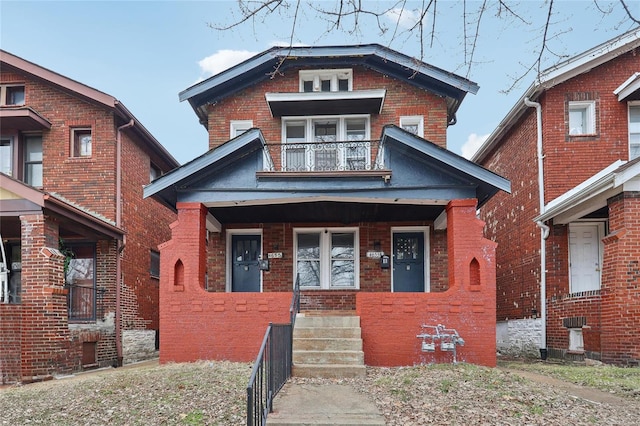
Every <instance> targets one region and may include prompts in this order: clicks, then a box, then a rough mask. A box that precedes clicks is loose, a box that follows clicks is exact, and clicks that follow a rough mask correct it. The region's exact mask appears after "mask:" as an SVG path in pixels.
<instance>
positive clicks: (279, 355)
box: [247, 280, 300, 426]
mask: <svg viewBox="0 0 640 426" xmlns="http://www.w3.org/2000/svg"><path fill="white" fill-rule="evenodd" d="M299 310H300V284H299V282H298V280H296V284H295V286H294V290H293V298H292V300H291V307H290V308H289V315H290V318H291V322H290V323H289V324H271V323H270V324H269V326H268V327H267V331H266V333H265V335H264V339H263V340H262V345H261V346H260V351H259V352H258V357H257V358H256V362H255V364H254V365H253V370H252V371H251V377H250V378H249V384H248V385H247V426H254V425H266V423H267V415H268V414H269V413H270V412H271V411H273V398H275V396H276V395H277V394H278V392H279V391H280V389H282V387H283V386H284V384H285V383H286V382H287V379H289V377H291V368H292V366H293V326H294V324H295V317H296V314H297V313H298V312H299Z"/></svg>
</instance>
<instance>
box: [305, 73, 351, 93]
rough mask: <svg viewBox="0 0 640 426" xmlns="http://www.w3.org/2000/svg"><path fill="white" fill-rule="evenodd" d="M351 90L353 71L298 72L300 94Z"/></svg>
mask: <svg viewBox="0 0 640 426" xmlns="http://www.w3.org/2000/svg"><path fill="white" fill-rule="evenodd" d="M351 90H353V70H351V69H334V70H305V71H300V92H349V91H351Z"/></svg>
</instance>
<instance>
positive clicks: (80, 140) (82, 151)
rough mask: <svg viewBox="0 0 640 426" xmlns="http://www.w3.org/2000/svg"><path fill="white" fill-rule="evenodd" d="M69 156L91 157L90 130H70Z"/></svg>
mask: <svg viewBox="0 0 640 426" xmlns="http://www.w3.org/2000/svg"><path fill="white" fill-rule="evenodd" d="M71 156H72V157H91V129H72V130H71Z"/></svg>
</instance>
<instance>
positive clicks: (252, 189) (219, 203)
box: [144, 125, 511, 222]
mask: <svg viewBox="0 0 640 426" xmlns="http://www.w3.org/2000/svg"><path fill="white" fill-rule="evenodd" d="M380 151H383V153H382V158H384V164H381V165H380V167H379V168H378V169H376V170H369V171H362V172H350V173H349V172H344V173H323V172H306V173H291V172H268V171H267V172H265V171H264V169H265V167H264V164H269V163H270V158H269V152H268V150H267V146H266V145H265V141H264V138H263V136H262V133H261V132H260V130H259V129H251V130H249V131H247V132H245V133H243V134H242V135H240V136H238V137H236V138H234V139H232V140H230V141H228V142H226V143H225V144H223V145H221V146H219V147H217V148H214V149H212V150H210V151H208V152H207V153H205V154H203V155H202V156H200V157H198V158H196V159H194V160H192V161H191V162H189V163H187V164H185V165H183V166H182V167H180V168H178V169H175V170H174V171H172V172H171V173H168V174H166V175H164V176H162V177H160V178H158V179H156V180H154V181H153V182H152V183H150V184H149V185H147V186H146V187H145V188H144V197H145V198H146V197H154V198H156V199H158V200H159V201H161V202H163V203H165V204H167V205H169V206H171V207H173V208H175V207H176V205H177V203H178V202H201V203H203V204H205V205H206V206H207V207H209V209H210V212H211V213H212V214H213V216H215V218H216V219H218V220H220V221H221V222H224V221H226V220H231V221H235V222H242V221H243V220H244V221H247V222H249V221H250V219H255V220H257V221H260V222H270V221H285V222H286V221H288V220H289V219H290V220H291V221H299V220H308V221H314V220H321V218H322V219H323V220H329V219H331V220H339V221H345V220H346V221H347V222H357V221H363V220H392V219H393V218H394V217H396V218H397V217H400V216H399V215H403V216H402V217H405V218H406V217H411V218H412V219H415V220H428V219H429V218H431V219H435V218H436V217H437V216H438V215H439V214H440V213H441V212H442V211H443V209H444V207H445V205H446V203H447V202H448V201H449V200H451V199H456V198H477V199H478V203H479V205H482V204H483V203H484V202H486V201H487V200H488V199H489V198H490V197H491V196H493V195H494V194H495V193H496V192H498V191H500V190H503V191H506V192H510V189H511V188H510V183H509V181H508V180H506V179H504V178H502V177H500V176H498V175H496V174H495V173H492V172H490V171H489V170H486V169H484V168H482V167H480V166H479V165H477V164H475V163H472V162H470V161H469V160H467V159H465V158H463V157H461V156H459V155H457V154H454V153H453V152H451V151H448V150H446V149H444V148H441V147H438V146H437V145H435V144H433V143H431V142H429V141H426V140H424V139H422V138H420V137H418V136H415V135H413V134H412V133H409V132H406V131H405V130H403V129H401V128H399V127H397V126H394V125H389V126H386V127H385V128H384V129H383V132H382V136H381V142H380ZM267 169H268V167H267ZM392 174H393V178H391V175H392ZM336 203H340V205H341V208H340V209H338V208H336V206H337V204H336ZM284 204H286V205H287V208H286V209H277V210H276V209H272V208H270V206H275V205H284ZM363 205H368V206H372V207H371V208H370V209H365V208H362V206H363ZM407 206H411V208H410V209H409V208H407ZM323 215H324V216H323ZM256 218H259V219H256Z"/></svg>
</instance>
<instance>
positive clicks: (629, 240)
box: [600, 192, 640, 366]
mask: <svg viewBox="0 0 640 426" xmlns="http://www.w3.org/2000/svg"><path fill="white" fill-rule="evenodd" d="M608 204H609V235H607V236H606V237H605V238H604V239H603V242H604V259H603V262H602V263H603V264H602V285H601V292H600V294H601V298H602V299H601V300H602V308H601V309H602V317H601V318H602V319H601V328H600V329H601V350H602V361H604V362H606V363H615V364H624V365H633V366H637V365H638V363H639V362H640V335H639V334H638V326H639V325H640V259H639V258H638V253H640V192H623V193H622V194H619V195H617V196H615V197H613V198H611V199H610V200H609V201H608Z"/></svg>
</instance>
